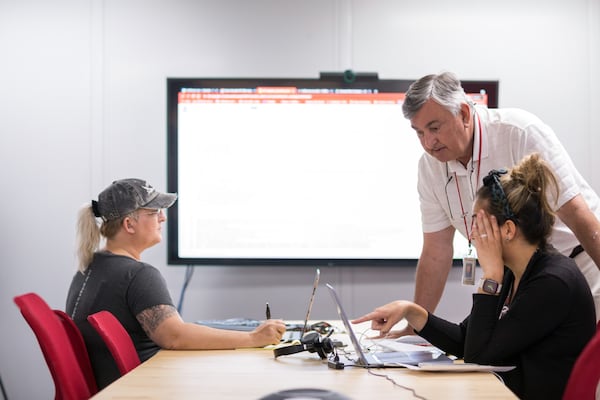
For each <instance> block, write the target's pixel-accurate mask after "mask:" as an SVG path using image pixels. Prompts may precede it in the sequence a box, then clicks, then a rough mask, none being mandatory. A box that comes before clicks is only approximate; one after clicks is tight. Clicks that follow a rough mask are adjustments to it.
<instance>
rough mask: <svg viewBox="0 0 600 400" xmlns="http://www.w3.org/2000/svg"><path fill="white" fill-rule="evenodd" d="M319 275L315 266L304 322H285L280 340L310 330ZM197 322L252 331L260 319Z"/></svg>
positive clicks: (286, 340) (298, 335) (259, 322)
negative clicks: (309, 324)
mask: <svg viewBox="0 0 600 400" xmlns="http://www.w3.org/2000/svg"><path fill="white" fill-rule="evenodd" d="M320 276H321V271H320V270H319V269H318V268H317V270H316V272H315V278H314V280H313V286H312V289H311V294H310V297H309V300H308V309H307V310H306V316H305V318H304V322H303V323H301V324H297V323H296V324H292V323H287V322H286V324H285V326H286V331H285V333H284V334H283V337H282V339H281V341H282V342H284V343H285V342H292V341H294V340H300V339H301V338H302V336H304V334H305V333H306V332H307V331H309V330H310V327H309V326H308V320H309V318H310V312H311V310H312V305H313V302H314V300H315V293H316V292H317V287H318V286H319V278H320ZM196 323H197V324H200V325H205V326H210V327H212V328H217V329H227V330H234V331H253V330H254V329H256V327H258V326H259V325H260V324H261V323H262V321H259V320H256V319H250V318H228V319H211V320H198V321H196Z"/></svg>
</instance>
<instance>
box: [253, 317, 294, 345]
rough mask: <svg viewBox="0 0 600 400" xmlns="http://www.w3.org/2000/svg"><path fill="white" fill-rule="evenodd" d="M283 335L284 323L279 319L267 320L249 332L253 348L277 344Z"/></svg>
mask: <svg viewBox="0 0 600 400" xmlns="http://www.w3.org/2000/svg"><path fill="white" fill-rule="evenodd" d="M284 333H285V323H284V322H283V320H280V319H268V320H266V321H265V322H263V323H262V324H260V325H259V326H258V327H257V328H256V329H255V330H253V331H252V332H250V336H251V337H252V340H253V341H254V342H255V347H263V346H267V345H270V344H279V343H280V342H281V337H282V336H283V334H284Z"/></svg>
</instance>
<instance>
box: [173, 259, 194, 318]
mask: <svg viewBox="0 0 600 400" xmlns="http://www.w3.org/2000/svg"><path fill="white" fill-rule="evenodd" d="M193 275H194V266H193V265H187V266H186V267H185V278H184V280H183V286H182V288H181V293H180V294H179V304H178V305H177V312H179V314H180V315H181V310H182V309H183V298H184V297H185V291H186V290H187V287H188V285H189V283H190V281H191V280H192V276H193Z"/></svg>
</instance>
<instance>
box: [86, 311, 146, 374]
mask: <svg viewBox="0 0 600 400" xmlns="http://www.w3.org/2000/svg"><path fill="white" fill-rule="evenodd" d="M87 319H88V321H89V322H90V324H91V325H92V326H93V327H94V329H96V331H98V333H99V334H100V336H101V337H102V339H103V340H104V342H105V343H106V346H107V347H108V350H110V353H111V354H112V356H113V358H114V359H115V362H116V363H117V367H118V368H119V371H120V372H121V375H125V374H126V373H128V372H129V371H131V370H132V369H134V368H135V367H137V366H138V365H140V357H139V356H138V354H137V351H136V349H135V345H134V344H133V341H132V340H131V337H130V336H129V333H127V331H126V330H125V328H124V327H123V325H121V322H119V320H118V319H117V317H115V316H114V315H113V314H111V313H110V312H109V311H99V312H97V313H95V314H92V315H89V316H88V317H87Z"/></svg>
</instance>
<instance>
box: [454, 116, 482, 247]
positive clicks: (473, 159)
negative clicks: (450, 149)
mask: <svg viewBox="0 0 600 400" xmlns="http://www.w3.org/2000/svg"><path fill="white" fill-rule="evenodd" d="M475 115H477V122H478V125H479V159H478V160H477V180H476V181H475V192H476V193H477V185H479V176H480V173H481V148H482V143H481V138H482V133H481V119H480V118H479V115H478V114H475ZM474 162H475V142H473V155H472V156H471V173H473V169H472V168H473V163H474ZM454 181H455V182H456V191H457V192H458V201H459V202H460V211H461V212H462V217H463V222H464V223H465V231H466V233H467V240H468V241H469V254H471V232H469V225H468V224H467V213H466V212H465V207H464V205H463V202H462V196H461V194H460V185H459V184H458V178H457V177H456V172H454ZM470 228H471V231H472V230H473V220H471V227H470Z"/></svg>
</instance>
